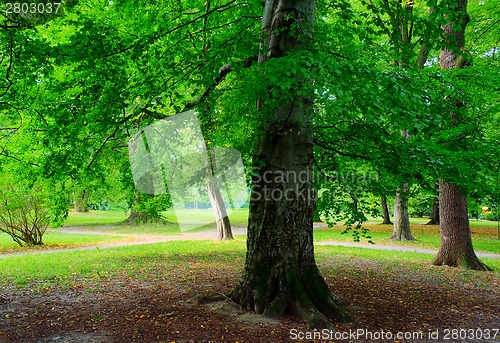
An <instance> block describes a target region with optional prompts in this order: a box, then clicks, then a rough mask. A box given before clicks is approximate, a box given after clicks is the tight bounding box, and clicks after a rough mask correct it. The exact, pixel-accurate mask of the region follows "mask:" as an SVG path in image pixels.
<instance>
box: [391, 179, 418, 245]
mask: <svg viewBox="0 0 500 343" xmlns="http://www.w3.org/2000/svg"><path fill="white" fill-rule="evenodd" d="M408 190H409V187H408V184H407V183H405V184H403V187H402V188H400V189H398V192H397V193H396V197H395V198H394V229H393V230H392V235H391V239H394V240H398V241H411V240H414V239H415V238H413V236H412V235H411V231H410V216H409V214H408V196H407V194H405V193H408Z"/></svg>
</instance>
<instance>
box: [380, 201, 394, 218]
mask: <svg viewBox="0 0 500 343" xmlns="http://www.w3.org/2000/svg"><path fill="white" fill-rule="evenodd" d="M380 205H381V206H382V214H383V216H384V221H383V222H382V224H387V225H390V224H392V222H391V214H390V213H389V206H387V198H386V197H385V195H384V196H383V197H381V198H380Z"/></svg>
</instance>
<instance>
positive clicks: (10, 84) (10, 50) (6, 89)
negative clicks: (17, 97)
mask: <svg viewBox="0 0 500 343" xmlns="http://www.w3.org/2000/svg"><path fill="white" fill-rule="evenodd" d="M12 55H13V41H12V37H10V41H9V56H10V60H9V66H8V67H7V71H6V73H5V78H6V79H7V81H8V82H9V85H8V86H7V87H0V88H5V91H4V92H3V93H2V94H1V95H0V98H2V97H3V96H4V95H5V94H7V92H8V91H9V89H10V87H11V86H12V85H13V82H12V81H11V79H10V71H11V69H12V60H13V58H12Z"/></svg>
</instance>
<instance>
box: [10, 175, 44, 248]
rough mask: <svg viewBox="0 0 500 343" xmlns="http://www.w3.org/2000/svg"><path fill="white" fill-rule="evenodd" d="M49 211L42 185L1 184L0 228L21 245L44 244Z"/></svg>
mask: <svg viewBox="0 0 500 343" xmlns="http://www.w3.org/2000/svg"><path fill="white" fill-rule="evenodd" d="M50 221H51V220H50V213H49V209H48V207H47V204H46V201H45V198H44V197H43V194H42V191H41V188H39V187H38V188H37V187H33V188H29V187H27V186H14V185H12V184H7V185H5V184H4V185H2V187H1V188H0V231H1V232H5V233H6V234H8V235H9V236H11V237H12V239H13V240H14V241H15V242H16V243H17V244H19V245H20V246H24V245H28V246H34V245H42V244H43V242H42V238H43V235H44V233H45V230H46V229H47V227H48V226H49V224H50Z"/></svg>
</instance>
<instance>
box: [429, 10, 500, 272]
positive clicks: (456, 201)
mask: <svg viewBox="0 0 500 343" xmlns="http://www.w3.org/2000/svg"><path fill="white" fill-rule="evenodd" d="M455 1H456V2H455V3H453V4H450V10H453V11H455V14H456V16H455V15H454V16H453V17H454V18H455V20H456V21H454V22H453V21H450V22H448V23H447V24H446V25H445V26H443V30H444V35H445V43H446V48H445V49H443V50H441V53H440V55H439V64H440V66H441V68H442V69H454V68H461V67H463V66H464V65H463V63H462V62H463V58H461V56H458V53H457V52H458V51H461V50H463V48H464V46H465V27H466V26H467V23H468V21H469V16H468V15H467V0H455ZM451 5H453V7H452V6H451ZM455 105H456V107H457V109H458V108H461V107H462V108H463V107H465V104H464V103H462V102H460V101H459V100H455ZM450 115H451V117H452V118H455V117H457V116H458V115H459V114H458V113H451V114H450ZM439 221H440V224H441V243H440V247H439V252H438V254H437V256H436V258H435V259H434V261H433V262H432V263H433V264H434V265H438V266H440V265H448V266H453V267H457V266H463V267H465V268H468V269H475V270H491V269H490V268H489V267H488V266H486V265H485V264H484V263H482V262H481V261H480V260H479V259H478V258H477V256H476V254H475V253H474V249H473V247H472V238H471V232H470V226H469V216H468V209H467V198H466V197H465V195H464V194H463V193H462V191H461V189H460V187H459V186H457V185H453V184H450V183H447V182H446V181H444V180H440V183H439Z"/></svg>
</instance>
